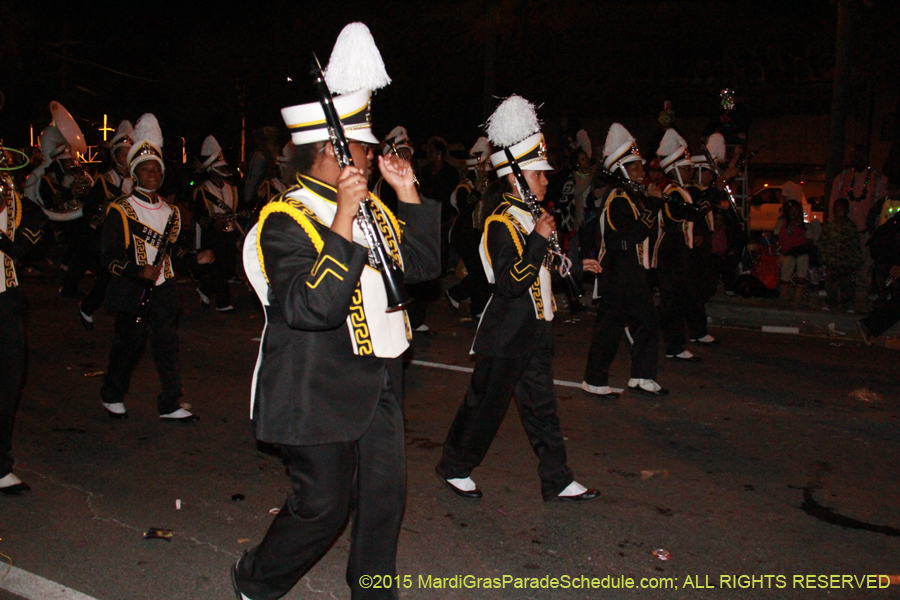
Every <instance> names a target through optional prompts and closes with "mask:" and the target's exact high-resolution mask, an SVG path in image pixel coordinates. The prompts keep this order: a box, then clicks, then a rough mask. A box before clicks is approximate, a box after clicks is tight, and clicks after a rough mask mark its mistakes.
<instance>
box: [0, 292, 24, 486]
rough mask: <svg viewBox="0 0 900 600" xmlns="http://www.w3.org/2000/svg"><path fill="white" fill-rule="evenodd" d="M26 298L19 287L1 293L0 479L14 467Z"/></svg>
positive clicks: (22, 364) (22, 365)
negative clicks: (14, 441) (14, 436)
mask: <svg viewBox="0 0 900 600" xmlns="http://www.w3.org/2000/svg"><path fill="white" fill-rule="evenodd" d="M22 313H23V301H22V294H21V292H20V291H19V288H11V289H8V290H6V291H5V292H2V293H0V365H2V368H0V478H3V477H6V476H7V475H8V474H9V473H10V472H11V471H12V468H13V462H14V461H13V458H12V454H11V452H12V433H13V422H14V421H15V415H16V406H17V404H18V400H19V389H20V388H21V387H22V376H23V375H24V373H25V334H24V332H23V330H22Z"/></svg>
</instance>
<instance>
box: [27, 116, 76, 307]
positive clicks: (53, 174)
mask: <svg viewBox="0 0 900 600" xmlns="http://www.w3.org/2000/svg"><path fill="white" fill-rule="evenodd" d="M50 113H51V115H52V116H53V122H52V123H51V124H50V125H48V126H47V127H46V128H44V130H43V131H42V132H41V135H40V138H39V144H40V147H41V154H42V155H43V157H44V162H43V163H41V164H40V165H39V166H38V167H37V168H35V169H34V170H33V171H32V172H31V173H29V174H28V178H27V179H26V181H25V187H24V191H25V194H24V195H25V197H26V198H28V199H29V200H31V201H32V202H34V203H36V204H37V205H38V206H40V207H41V210H43V211H44V214H46V215H47V217H48V218H49V219H50V220H51V221H56V222H59V223H60V225H59V226H58V227H59V229H60V231H61V232H62V233H63V235H64V237H65V243H66V245H65V250H64V252H63V255H62V258H61V260H60V266H61V268H62V269H63V270H64V271H66V270H68V269H69V266H70V265H71V263H72V262H73V260H74V259H75V257H76V254H77V252H78V250H79V248H80V247H81V246H82V244H83V243H84V238H85V237H86V236H87V231H86V229H87V226H86V225H85V220H84V219H83V218H82V204H83V202H84V198H85V196H87V194H88V192H89V191H90V189H91V185H92V184H93V179H92V178H91V176H90V175H89V174H88V173H87V171H85V169H84V168H83V167H82V166H81V163H80V162H79V161H78V153H79V152H81V153H84V152H86V151H87V145H86V144H85V141H84V135H83V134H82V133H81V129H80V128H79V127H78V124H77V123H76V122H75V119H73V118H72V115H70V114H69V112H68V111H67V110H66V109H65V108H64V107H63V106H62V105H61V104H60V103H59V102H51V103H50ZM72 266H75V267H76V268H77V267H78V265H77V262H76V263H75V265H72ZM77 284H78V282H77V280H76V281H75V282H74V284H73V283H72V282H71V281H68V280H64V282H63V287H62V288H61V289H60V294H61V295H62V296H63V297H66V298H80V297H81V292H80V291H79V290H78V285H77Z"/></svg>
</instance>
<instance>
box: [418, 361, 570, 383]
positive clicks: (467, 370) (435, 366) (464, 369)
mask: <svg viewBox="0 0 900 600" xmlns="http://www.w3.org/2000/svg"><path fill="white" fill-rule="evenodd" d="M409 363H410V364H412V365H417V366H419V367H429V368H432V369H444V370H445V371H459V372H460V373H471V372H472V371H474V370H475V369H473V368H471V367H457V366H456V365H445V364H442V363H433V362H426V361H424V360H411V361H409ZM553 383H554V384H556V385H558V386H561V387H572V388H578V389H581V384H580V383H575V382H574V381H563V380H561V379H554V380H553Z"/></svg>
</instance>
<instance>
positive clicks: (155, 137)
mask: <svg viewBox="0 0 900 600" xmlns="http://www.w3.org/2000/svg"><path fill="white" fill-rule="evenodd" d="M162 148H163V136H162V130H160V128H159V122H158V121H157V120H156V117H155V116H154V115H153V114H152V113H146V114H144V115H143V116H141V118H140V119H138V122H137V125H135V126H134V145H133V146H132V147H131V150H129V151H128V165H129V168H130V169H131V173H132V175H133V174H134V169H135V167H137V166H138V165H139V164H141V163H142V162H146V161H148V160H155V161H156V162H158V163H159V165H160V166H161V167H162V169H163V172H164V173H165V171H166V165H165V164H164V163H163V157H162Z"/></svg>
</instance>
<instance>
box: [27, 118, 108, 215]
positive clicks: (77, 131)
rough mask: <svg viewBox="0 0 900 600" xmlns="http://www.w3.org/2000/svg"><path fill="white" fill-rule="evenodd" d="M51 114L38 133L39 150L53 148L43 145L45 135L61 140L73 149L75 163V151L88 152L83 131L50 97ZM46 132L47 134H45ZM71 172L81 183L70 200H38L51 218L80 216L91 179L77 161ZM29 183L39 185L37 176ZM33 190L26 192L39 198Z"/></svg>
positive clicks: (44, 150) (49, 138) (48, 137)
mask: <svg viewBox="0 0 900 600" xmlns="http://www.w3.org/2000/svg"><path fill="white" fill-rule="evenodd" d="M50 115H51V116H52V117H53V122H52V123H50V125H49V126H48V127H47V128H46V129H45V130H44V131H43V132H42V133H41V151H42V152H44V153H47V152H50V151H51V150H52V148H45V147H44V140H45V139H48V140H50V141H51V142H56V143H57V144H60V143H63V142H64V143H65V144H66V145H68V146H69V148H71V149H72V151H73V152H74V153H76V154H75V155H73V156H72V159H73V160H75V161H76V163H77V158H78V156H77V155H78V154H82V155H83V154H85V153H86V152H87V143H86V142H85V140H84V134H83V133H82V132H81V128H80V127H79V126H78V123H76V122H75V119H74V118H73V117H72V115H71V114H69V111H67V110H66V108H65V107H64V106H63V105H62V104H60V103H59V102H56V101H53V102H51V103H50ZM51 128H55V129H56V131H53V130H52V129H51ZM57 132H58V134H59V136H61V137H62V139H59V136H57V135H56V134H57ZM45 136H47V137H46V138H45ZM54 138H55V139H54ZM71 174H72V175H74V176H75V179H76V181H77V182H79V183H80V185H79V186H77V187H78V190H79V191H76V192H74V196H75V197H74V198H73V199H72V200H70V201H68V202H65V203H64V204H60V205H54V206H46V205H44V204H43V202H39V204H40V205H41V208H42V209H43V211H44V213H45V214H46V215H47V218H48V219H50V220H51V221H73V220H75V219H78V218H79V217H81V216H82V208H83V207H84V197H85V196H86V195H87V192H89V191H90V184H91V182H92V180H91V177H90V175H88V174H87V172H86V171H85V170H84V168H82V167H81V166H80V165H76V167H75V168H74V169H73V171H72V172H71ZM26 185H27V184H26ZM32 185H35V186H39V185H40V181H39V177H38V178H37V180H35V181H34V182H33V183H32ZM26 191H27V190H26ZM35 192H36V190H35V191H34V192H32V193H30V194H27V195H28V196H29V197H30V198H32V199H38V198H39V196H40V195H39V194H37V193H35Z"/></svg>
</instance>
